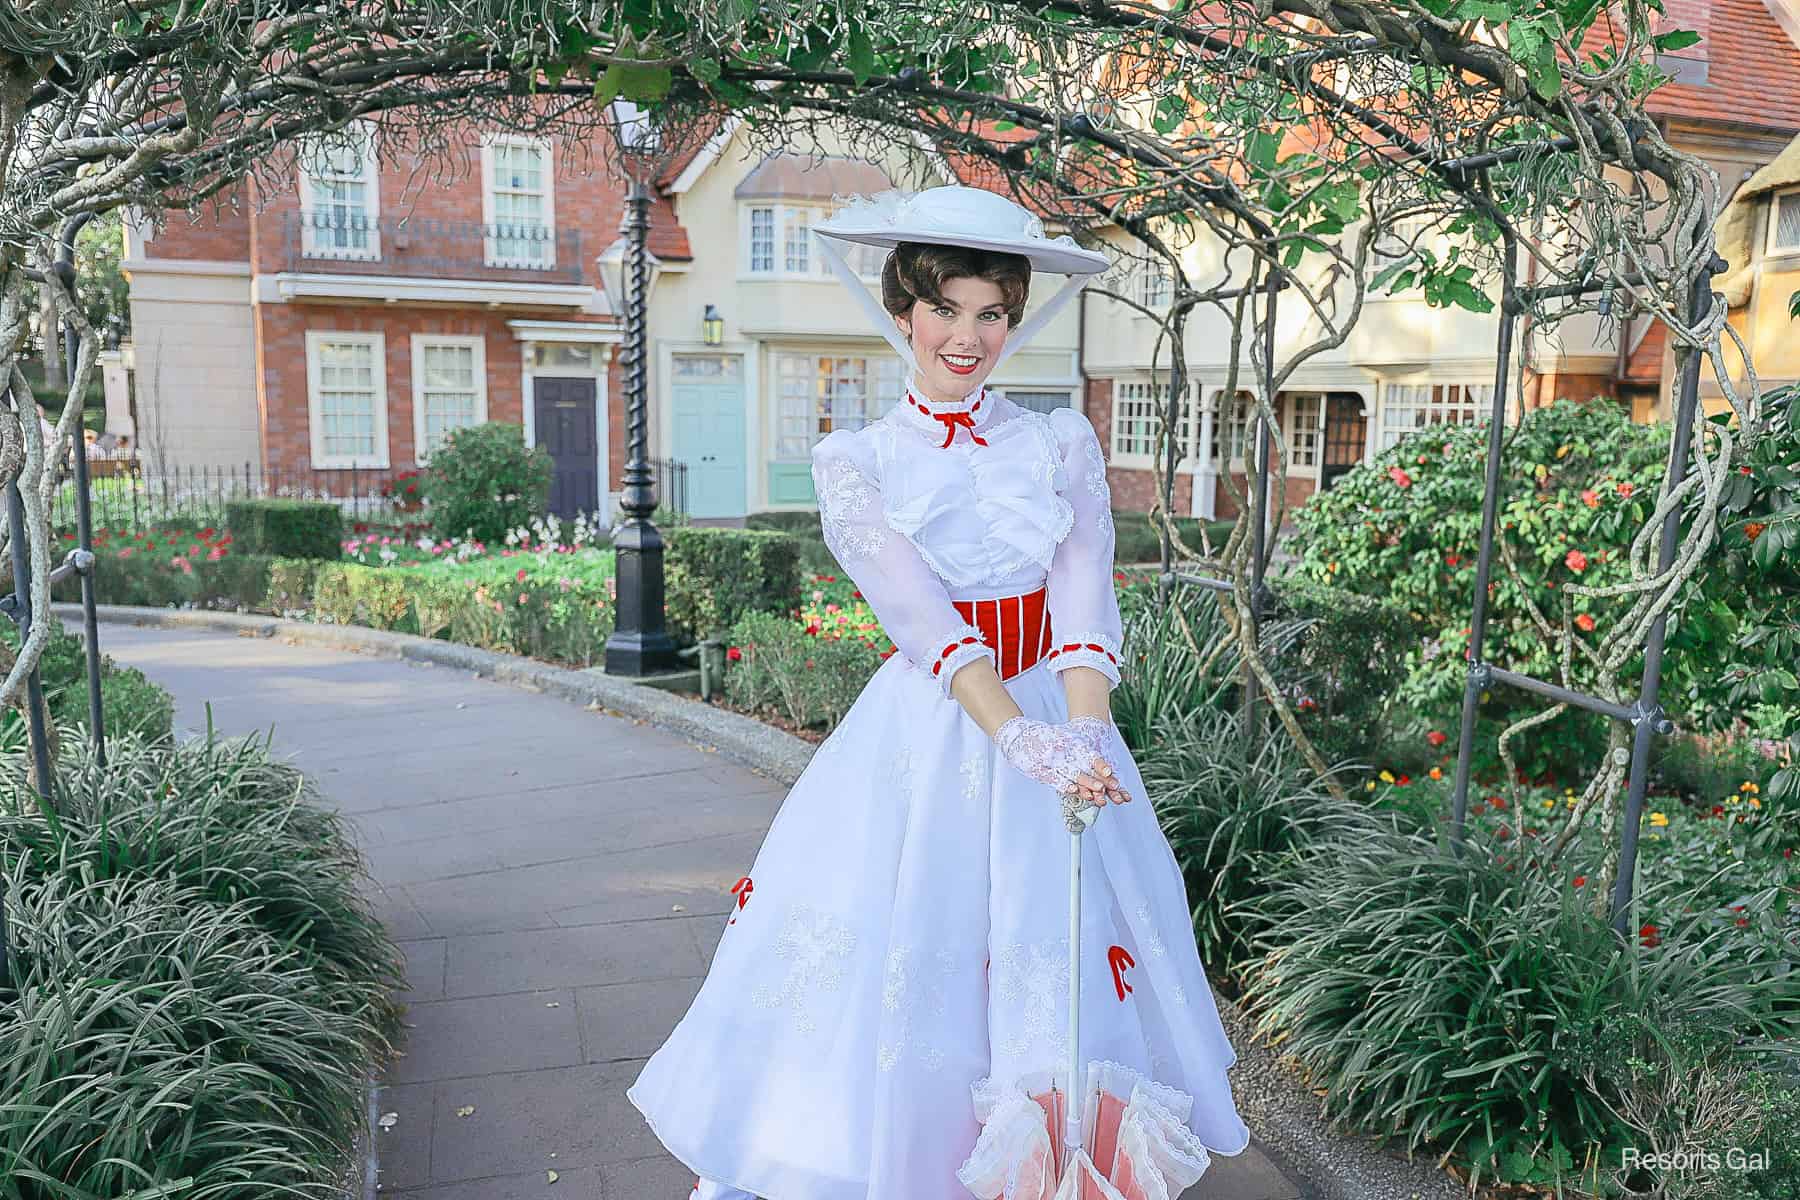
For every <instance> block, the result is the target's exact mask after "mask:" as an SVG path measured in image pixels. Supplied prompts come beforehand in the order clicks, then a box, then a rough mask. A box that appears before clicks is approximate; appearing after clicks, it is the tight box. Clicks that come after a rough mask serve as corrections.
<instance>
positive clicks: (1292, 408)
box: [1287, 392, 1325, 470]
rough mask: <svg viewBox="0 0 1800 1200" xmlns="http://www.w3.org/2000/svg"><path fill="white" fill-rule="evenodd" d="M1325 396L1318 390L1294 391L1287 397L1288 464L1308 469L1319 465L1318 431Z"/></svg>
mask: <svg viewBox="0 0 1800 1200" xmlns="http://www.w3.org/2000/svg"><path fill="white" fill-rule="evenodd" d="M1324 405H1325V397H1324V396H1322V395H1320V394H1319V393H1318V392H1296V393H1295V394H1293V395H1292V396H1289V397H1288V424H1287V428H1288V456H1289V465H1291V466H1295V467H1305V468H1307V469H1308V470H1311V469H1314V468H1317V467H1318V465H1319V432H1320V428H1321V422H1322V418H1323V414H1324Z"/></svg>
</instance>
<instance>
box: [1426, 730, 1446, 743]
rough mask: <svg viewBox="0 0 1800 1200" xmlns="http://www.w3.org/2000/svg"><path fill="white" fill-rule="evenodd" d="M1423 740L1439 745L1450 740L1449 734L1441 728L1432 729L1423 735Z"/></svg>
mask: <svg viewBox="0 0 1800 1200" xmlns="http://www.w3.org/2000/svg"><path fill="white" fill-rule="evenodd" d="M1425 740H1426V741H1427V742H1429V743H1431V744H1432V745H1433V746H1441V745H1443V744H1444V743H1445V742H1447V741H1449V740H1450V735H1449V734H1447V733H1445V732H1444V731H1443V730H1441V729H1434V730H1432V731H1431V732H1430V733H1428V734H1426V735H1425Z"/></svg>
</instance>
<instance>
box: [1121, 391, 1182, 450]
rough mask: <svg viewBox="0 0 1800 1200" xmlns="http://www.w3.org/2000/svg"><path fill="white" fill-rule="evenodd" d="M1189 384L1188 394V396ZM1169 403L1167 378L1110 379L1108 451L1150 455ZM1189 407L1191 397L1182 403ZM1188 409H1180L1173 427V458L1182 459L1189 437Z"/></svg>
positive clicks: (1154, 446)
mask: <svg viewBox="0 0 1800 1200" xmlns="http://www.w3.org/2000/svg"><path fill="white" fill-rule="evenodd" d="M1192 394H1193V393H1192V387H1191V385H1190V388H1189V396H1190V397H1191V396H1192ZM1168 403H1169V384H1168V381H1167V380H1158V381H1156V382H1151V381H1149V380H1123V379H1120V380H1115V381H1114V382H1113V418H1112V455H1111V457H1113V458H1115V459H1117V458H1134V457H1135V458H1143V459H1147V458H1150V457H1151V456H1152V455H1154V454H1155V453H1156V431H1157V427H1158V425H1159V424H1160V423H1161V420H1162V412H1163V411H1164V410H1165V409H1166V408H1167V406H1168ZM1183 408H1184V410H1191V408H1192V404H1191V401H1190V403H1189V404H1187V405H1184V406H1183ZM1192 415H1193V414H1192V412H1191V411H1184V412H1183V415H1182V420H1181V427H1180V428H1179V429H1177V430H1176V431H1175V437H1176V457H1177V461H1180V460H1182V459H1185V458H1186V457H1187V454H1188V445H1189V443H1190V441H1191V439H1190V438H1189V436H1188V424H1189V422H1190V421H1191V419H1192Z"/></svg>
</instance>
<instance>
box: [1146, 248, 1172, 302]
mask: <svg viewBox="0 0 1800 1200" xmlns="http://www.w3.org/2000/svg"><path fill="white" fill-rule="evenodd" d="M1174 297H1175V275H1174V272H1172V271H1171V270H1170V269H1169V264H1168V263H1166V262H1164V261H1162V260H1161V259H1156V260H1155V261H1153V262H1147V263H1143V264H1141V265H1140V266H1139V267H1138V271H1137V300H1138V303H1139V304H1142V305H1143V306H1144V307H1145V308H1150V309H1160V308H1167V307H1169V301H1170V300H1172V299H1174Z"/></svg>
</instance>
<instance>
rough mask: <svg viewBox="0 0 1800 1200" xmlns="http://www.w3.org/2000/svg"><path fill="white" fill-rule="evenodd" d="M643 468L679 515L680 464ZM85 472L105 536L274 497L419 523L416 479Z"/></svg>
mask: <svg viewBox="0 0 1800 1200" xmlns="http://www.w3.org/2000/svg"><path fill="white" fill-rule="evenodd" d="M650 465H651V468H652V470H653V471H654V472H655V475H656V494H657V499H658V500H659V501H660V502H661V503H662V504H663V505H665V506H667V507H668V508H669V509H670V510H672V511H674V512H676V513H680V514H683V515H685V514H686V513H687V512H688V506H687V503H688V499H687V498H688V464H687V463H685V462H683V461H681V460H679V459H671V458H656V459H652V460H650ZM86 466H87V470H88V475H89V484H88V502H89V505H90V507H91V511H92V519H93V525H94V528H96V529H99V530H103V531H106V532H112V533H142V532H144V531H145V530H148V529H153V528H155V527H157V526H159V525H162V524H165V523H167V522H169V521H171V520H181V521H197V522H199V523H200V524H201V525H214V526H219V527H221V528H222V527H223V526H224V525H225V507H226V505H227V504H229V503H230V502H231V501H233V500H244V499H266V498H269V497H282V496H285V497H293V498H296V499H314V500H332V501H335V502H336V503H337V504H338V505H339V506H340V507H342V509H343V510H344V516H345V519H346V520H349V521H352V522H357V521H366V522H371V523H373V522H381V523H389V522H391V523H395V524H405V523H407V522H409V521H422V520H423V519H424V515H423V513H422V512H421V511H420V510H419V507H418V505H419V500H420V493H419V490H418V487H417V478H418V476H417V473H416V472H415V471H411V470H402V471H393V470H386V471H375V470H368V469H357V468H345V469H343V470H333V471H313V470H300V471H292V470H282V469H281V468H279V467H272V466H266V465H263V464H260V463H251V462H245V463H242V464H240V465H236V466H228V465H225V464H221V463H207V464H198V465H196V464H187V465H179V464H173V463H169V462H166V461H161V460H158V459H156V458H155V457H154V456H144V455H141V454H138V453H133V454H130V455H122V456H119V455H112V456H94V457H90V458H88V459H87V461H86ZM63 476H64V477H63V482H62V484H61V486H59V487H58V488H57V490H56V494H55V496H54V498H53V500H52V502H51V507H50V523H51V525H52V526H53V527H54V528H56V529H58V530H64V531H68V530H73V529H74V528H75V525H76V523H77V515H78V513H77V509H78V507H79V497H80V489H79V488H78V486H77V484H76V480H75V477H74V471H73V467H72V464H65V466H64V468H63ZM409 485H413V488H412V490H408V489H409ZM569 515H571V516H572V515H573V514H569Z"/></svg>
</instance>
